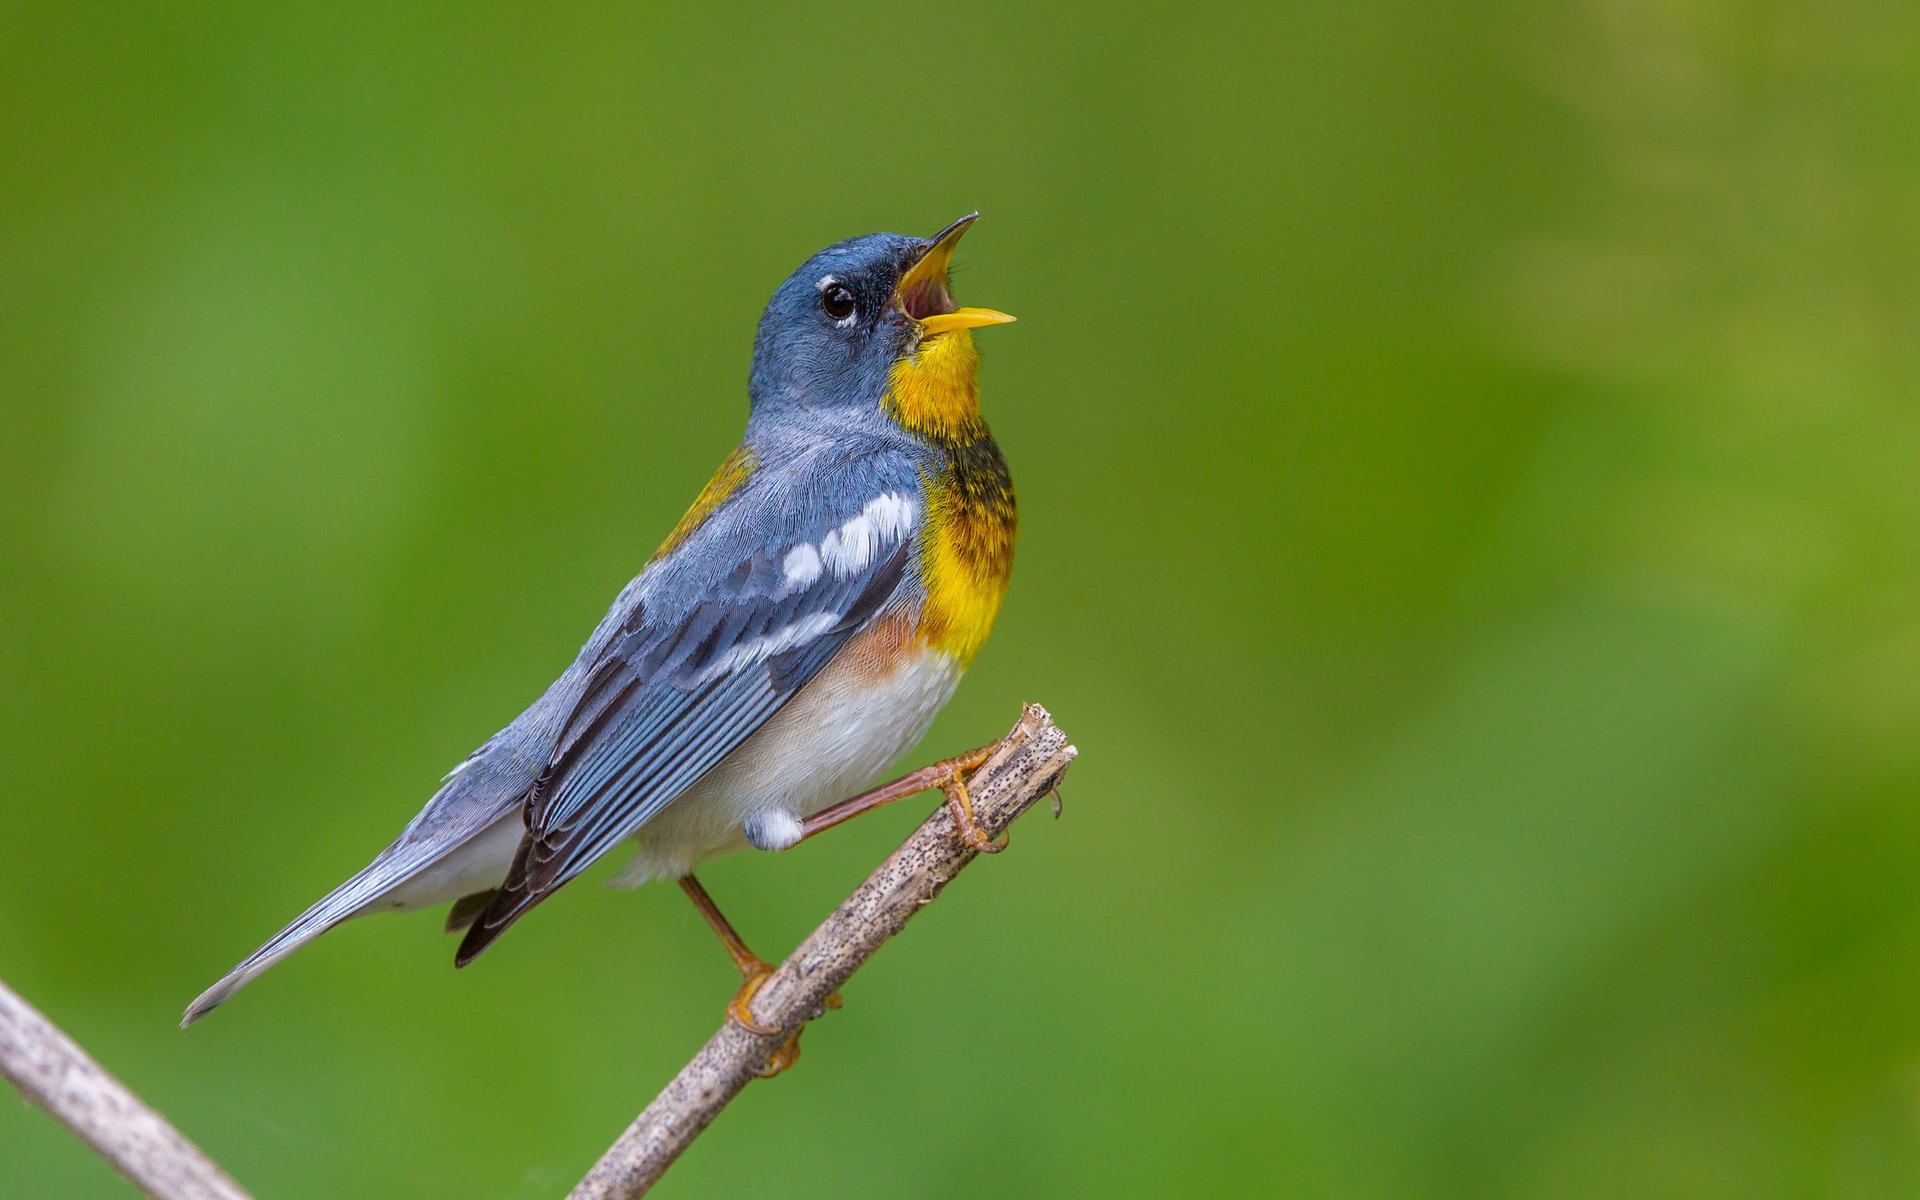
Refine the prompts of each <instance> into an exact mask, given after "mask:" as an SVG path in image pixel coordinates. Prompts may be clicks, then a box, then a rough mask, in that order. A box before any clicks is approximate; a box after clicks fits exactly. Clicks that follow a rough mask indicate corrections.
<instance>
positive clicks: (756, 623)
mask: <svg viewBox="0 0 1920 1200" xmlns="http://www.w3.org/2000/svg"><path fill="white" fill-rule="evenodd" d="M978 215H979V214H977V213H975V214H972V215H969V216H965V217H962V218H961V219H960V220H958V221H955V222H954V223H953V224H952V225H949V226H948V227H947V228H946V229H944V230H942V231H941V232H940V233H938V234H936V235H934V236H933V237H931V238H915V237H904V236H901V235H899V234H890V233H879V234H873V235H871V236H868V237H860V238H853V239H851V240H849V241H844V242H841V243H839V244H838V245H834V246H830V247H828V248H827V249H825V250H822V251H821V252H820V253H818V254H816V255H814V256H813V257H812V258H810V259H808V260H807V262H806V263H805V264H804V265H803V266H801V268H800V269H799V270H798V271H795V272H794V273H793V275H792V276H790V277H789V278H788V279H787V280H786V282H784V283H782V284H781V285H780V286H779V288H778V289H777V290H776V291H775V292H774V294H773V299H772V301H771V302H769V303H768V305H767V309H766V313H765V314H764V315H763V316H762V317H761V318H760V328H759V333H758V336H757V337H756V338H755V339H754V346H753V367H752V372H751V374H750V376H749V378H748V383H747V394H748V398H749V400H750V402H751V411H750V413H749V415H748V418H747V429H746V436H745V437H744V438H743V439H742V441H741V443H740V446H739V448H738V449H736V450H734V452H733V453H732V454H730V455H728V456H727V459H726V461H725V462H723V463H722V464H721V466H720V469H719V471H718V472H717V473H716V474H715V475H714V476H713V478H712V479H711V480H710V481H709V482H708V483H707V485H706V487H705V488H704V489H703V490H702V491H701V492H700V495H699V498H698V499H696V500H695V501H694V502H693V507H692V508H691V509H689V510H688V511H687V514H686V515H685V516H684V517H682V518H681V520H680V523H679V524H678V525H676V526H675V527H674V529H673V531H672V532H671V533H670V534H668V535H667V539H666V541H665V543H664V544H662V545H661V547H660V549H659V550H658V551H657V552H655V554H654V555H653V557H652V559H650V560H649V561H648V562H647V564H646V565H645V567H644V568H643V569H642V570H641V572H640V574H639V575H638V576H637V577H636V578H635V579H634V580H633V581H632V582H631V583H629V584H628V585H627V586H626V587H625V588H624V589H623V590H622V591H621V593H620V595H619V596H618V597H617V598H616V599H615V600H614V602H613V607H612V608H611V609H610V610H608V612H607V615H606V617H605V618H603V619H602V620H601V622H600V624H599V626H598V627H597V628H596V629H595V630H594V631H593V635H592V636H591V637H589V638H588V639H587V643H586V645H585V646H584V647H582V648H581V650H580V654H579V657H577V658H575V659H574V661H573V665H571V666H569V667H568V668H567V669H566V670H565V671H564V672H563V673H562V674H561V676H560V678H559V679H557V680H555V681H554V683H553V685H552V686H551V687H549V688H548V689H547V690H546V693H545V694H544V695H542V696H541V697H540V698H539V699H538V700H535V701H534V702H533V705H532V706H531V707H529V708H528V709H527V710H526V711H525V712H523V713H521V714H520V716H519V717H517V718H515V719H514V721H513V722H512V723H511V724H509V725H508V726H507V727H506V728H504V729H502V730H501V731H500V732H498V733H496V734H494V735H493V736H492V737H491V738H488V739H487V741H486V743H485V744H484V745H482V746H481V747H480V748H479V749H478V750H476V751H474V752H473V754H472V755H470V756H469V757H468V758H467V759H466V761H464V762H462V763H461V764H460V765H459V766H457V767H455V768H454V769H453V771H452V772H451V773H449V774H448V776H447V777H446V779H445V781H444V782H443V783H442V785H441V787H440V790H439V791H438V792H436V793H435V794H434V796H433V798H432V799H431V800H429V801H428V802H427V806H426V807H425V808H424V809H422V810H421V811H420V814H419V815H418V816H416V817H414V819H413V821H412V823H411V824H409V825H408V826H407V827H406V829H405V830H404V831H403V832H402V833H401V834H400V837H399V839H398V840H396V841H395V842H394V843H393V844H392V845H391V846H388V847H387V848H386V849H385V850H383V851H381V852H380V854H379V856H378V857H376V858H375V859H374V860H373V861H372V862H371V863H369V864H368V865H367V866H366V868H365V869H363V870H361V871H360V873H359V874H357V875H355V876H353V877H352V878H351V879H349V880H347V881H346V882H345V883H343V884H341V885H340V886H339V887H337V888H335V889H334V890H333V891H332V892H330V893H328V894H327V895H326V896H325V897H324V898H323V899H321V900H320V901H319V902H318V903H316V904H315V905H314V906H313V907H311V908H309V909H308V910H307V911H306V912H304V913H302V914H300V916H299V917H297V918H295V919H294V921H293V923H292V924H290V925H288V926H287V927H286V928H285V929H282V930H281V931H280V932H279V933H277V934H275V935H274V936H273V937H272V938H271V939H269V940H268V941H267V943H266V944H265V945H263V946H261V947H260V948H259V949H258V950H255V951H254V952H253V953H252V954H251V955H250V956H248V957H247V959H246V960H245V961H244V962H242V963H241V964H240V965H239V966H237V967H235V968H234V969H233V970H232V971H231V972H229V973H228V975H227V976H226V978H224V979H222V980H220V982H218V983H216V984H214V985H213V986H212V987H211V988H208V989H207V991H206V992H205V993H204V994H202V995H201V996H200V997H199V998H198V999H197V1000H195V1001H194V1002H193V1004H192V1005H191V1006H189V1007H188V1009H187V1011H186V1017H185V1020H184V1021H183V1022H182V1024H191V1023H193V1022H194V1021H195V1020H198V1019H199V1018H200V1017H202V1016H205V1015H206V1014H207V1013H208V1012H209V1011H210V1010H212V1009H213V1008H214V1007H215V1006H216V1005H218V1004H220V1003H221V1002H223V1001H224V1000H226V999H227V997H229V996H231V995H232V994H233V993H234V992H235V991H236V990H238V989H239V988H241V987H242V986H244V985H245V984H246V983H247V982H248V981H250V980H252V979H253V978H254V977H255V976H257V975H259V974H260V973H261V972H262V971H264V970H266V969H267V968H268V967H270V966H272V965H273V964H274V963H276V962H279V961H280V960H281V959H283V958H285V957H286V956H287V955H289V954H291V953H292V952H293V951H295V950H296V949H298V948H299V947H301V946H303V945H305V944H306V943H307V942H310V941H312V940H313V939H314V938H316V937H318V936H320V935H321V934H322V933H325V932H326V931H327V930H329V929H331V928H333V927H334V926H335V925H338V924H339V923H340V922H342V921H345V920H347V919H348V918H350V917H358V916H362V915H364V914H366V913H373V912H384V911H388V910H407V909H415V908H425V907H428V906H430V905H437V904H447V903H451V904H452V909H451V912H450V914H449V916H448V918H447V928H448V930H449V931H450V932H459V931H461V930H464V931H465V937H464V939H463V940H462V941H461V943H460V948H459V952H458V953H457V955H456V956H455V959H454V962H455V964H456V965H461V966H464V965H465V964H466V963H468V962H470V961H472V960H473V958H474V956H475V955H477V954H479V953H480V952H481V951H482V950H485V949H486V948H487V947H488V946H489V945H491V944H493V941H494V939H496V938H498V937H499V936H500V935H501V934H502V933H504V932H506V930H507V927H508V926H510V925H512V924H513V923H514V922H515V921H517V920H519V919H520V918H521V917H522V916H524V915H525V914H526V913H527V911H528V910H529V909H531V908H532V907H533V906H534V905H536V904H538V903H540V901H542V900H544V899H546V898H547V897H548V896H551V895H552V894H553V893H554V892H555V890H557V889H558V888H560V887H561V886H562V885H563V884H565V883H566V882H567V881H568V880H571V879H573V878H574V877H575V876H577V875H579V874H580V873H581V872H582V871H584V870H585V869H586V868H587V867H588V866H589V865H591V864H592V863H593V862H594V861H595V860H596V859H598V858H600V857H601V856H602V855H604V854H606V853H608V852H609V851H611V850H613V849H614V848H615V847H616V846H619V845H621V844H622V843H637V845H638V852H637V853H636V854H635V855H634V857H633V860H632V863H631V864H630V865H629V866H628V867H627V868H626V870H625V871H624V872H623V873H622V874H621V875H620V876H619V877H618V879H617V880H616V882H618V883H622V884H626V885H637V884H640V883H644V882H646V881H648V880H652V879H661V878H670V879H675V880H678V881H679V882H680V884H681V886H682V887H683V888H684V889H685V890H686V892H687V894H688V895H689V896H691V897H692V898H693V900H694V903H695V904H696V905H698V906H699V908H700V911H701V913H702V915H703V916H705V917H706V919H707V920H708V922H709V923H710V924H712V926H713V927H714V929H715V931H716V932H718V933H719V934H720V936H721V938H722V940H723V941H724V942H725V944H726V946H727V949H728V951H729V953H731V954H732V955H733V959H734V963H735V965H736V966H738V967H739V968H740V971H741V973H742V974H743V975H744V976H745V979H746V982H745V984H744V985H743V986H742V988H741V989H740V992H739V993H738V994H736V996H735V997H734V999H733V1001H732V1003H730V1004H729V1006H728V1012H729V1014H730V1016H731V1017H732V1018H733V1019H735V1020H737V1021H739V1022H741V1023H742V1024H745V1025H747V1026H748V1027H749V1028H756V1029H757V1027H755V1026H753V1024H752V1020H751V1017H750V1015H749V1013H748V1010H747V1001H748V1000H749V999H750V998H751V996H752V992H753V989H754V988H755V987H757V986H758V985H759V982H760V981H761V980H762V979H764V978H765V977H766V975H767V974H768V973H769V971H770V968H769V967H768V965H767V964H766V963H764V962H763V961H761V960H760V959H759V958H758V957H756V956H755V955H754V954H753V953H752V952H751V951H749V950H748V949H747V948H746V946H745V945H744V944H743V943H742V942H741V940H740V938H739V937H738V936H737V935H736V934H735V933H734V932H733V930H732V929H731V928H730V927H729V926H728V925H727V923H726V921H725V919H724V918H723V917H721V915H720V912H719V910H718V909H717V908H716V907H714V904H713V901H712V900H711V899H710V898H709V897H708V896H707V894H706V892H705V891H704V889H702V888H701V886H700V884H699V882H698V881H697V880H695V879H694V877H693V874H692V871H693V868H694V867H695V865H697V864H698V863H700V862H702V861H704V860H706V859H709V858H712V857H714V856H716V855H720V854H725V853H728V852H731V851H734V850H738V849H740V848H742V847H745V846H752V847H755V848H757V849H761V850H782V849H785V848H787V847H789V846H792V845H794V844H795V843H796V842H799V841H801V840H802V839H804V838H807V837H810V836H812V835H813V834H815V833H818V832H820V831H821V830H822V829H825V828H828V827H829V826H831V825H834V824H837V823H838V822H840V821H842V820H845V819H847V818H848V817H851V816H853V815H855V814H857V813H859V812H863V811H866V810H867V809H870V808H873V807H875V806H877V805H879V804H881V803H885V802H886V801H888V800H892V799H897V798H899V797H900V796H903V795H910V794H912V793H913V792H915V791H921V790H927V789H930V788H939V789H941V790H943V791H944V792H945V793H946V797H947V804H948V806H949V808H950V809H951V810H952V811H953V814H954V821H955V826H956V828H957V830H958V831H959V836H961V837H963V838H965V839H966V840H967V841H968V842H969V843H970V844H972V845H974V846H975V847H976V848H979V849H983V850H991V849H995V848H996V847H995V846H994V845H993V844H992V843H989V842H988V841H987V840H986V838H985V836H984V835H983V834H982V833H981V831H980V829H979V828H978V827H977V826H976V825H975V824H974V823H973V821H972V814H971V809H970V807H969V804H968V798H967V792H966V787H965V784H964V782H963V780H964V776H965V773H966V772H967V771H969V770H971V769H972V768H973V767H974V766H976V765H978V763H979V762H980V761H981V760H982V759H983V758H984V757H985V752H984V751H974V752H972V753H969V754H964V755H960V756H958V757H955V758H951V759H947V760H944V761H942V762H937V763H935V764H933V765H932V766H930V767H925V768H922V769H921V770H919V771H916V772H914V773H912V774H911V775H908V776H905V777H904V778H902V779H901V780H898V781H895V782H894V783H892V784H888V785H886V786H884V787H880V788H876V789H874V790H872V791H870V792H867V793H864V794H861V795H858V796H853V797H851V798H848V796H849V793H850V792H852V791H853V790H854V789H855V788H858V787H861V786H863V785H866V784H868V783H870V782H871V781H872V780H873V778H874V777H875V776H876V775H877V774H878V773H879V772H880V771H881V770H883V769H884V768H885V767H886V765H887V764H888V763H889V762H891V761H892V760H893V759H894V758H896V757H897V756H898V755H900V754H901V753H903V752H905V751H906V750H907V749H908V748H909V747H911V746H912V745H913V744H914V743H915V742H917V741H918V740H919V739H920V737H921V735H922V734H923V733H925V732H926V729H927V726H928V724H929V723H930V722H931V721H932V720H933V717H934V714H935V713H936V712H937V711H939V709H940V707H941V706H942V705H943V704H945V703H946V701H947V699H948V698H949V697H950V696H952V694H953V690H954V687H955V685H956V684H958V682H959V680H960V675H961V672H963V671H964V670H965V669H966V668H967V665H968V664H969V663H970V662H971V661H972V660H973V657H974V655H975V654H976V653H978V651H979V649H980V646H981V643H982V642H984V641H985V640H986V637H987V633H988V631H989V630H990V629H991V628H992V627H993V622H994V617H995V616H996V615H997V614H998V612H999V610H1000V601H1001V597H1002V595H1003V594H1004V593H1005V591H1006V587H1007V578H1008V575H1009V573H1010V571H1011V570H1012V565H1013V542H1014V528H1015V516H1014V499H1013V481H1012V477H1011V476H1010V475H1009V474H1008V471H1007V464H1006V460H1005V459H1004V458H1002V457H1001V454H1000V449H999V447H998V446H996V445H995V444H994V442H993V438H992V436H991V435H990V434H989V433H988V432H987V425H986V422H985V421H983V420H982V419H981V416H980V407H979V389H978V381H977V375H978V367H979V357H978V355H977V353H976V352H975V349H974V345H973V333H972V330H973V329H975V328H978V327H980V326H985V325H997V324H1001V323H1003V322H1007V321H1011V320H1013V318H1012V317H1010V316H1008V315H1006V314H1005V313H1000V312H995V311H994V310H992V309H986V308H959V307H957V306H956V305H955V304H954V302H953V298H952V295H951V293H950V291H949V287H948V264H949V262H950V260H951V258H952V255H953V249H954V246H955V244H956V243H957V242H958V241H959V240H960V237H961V235H962V234H964V233H965V232H966V230H967V227H968V226H969V225H971V224H972V223H973V222H974V220H975V218H976V217H977V216H978ZM836 802H838V803H836Z"/></svg>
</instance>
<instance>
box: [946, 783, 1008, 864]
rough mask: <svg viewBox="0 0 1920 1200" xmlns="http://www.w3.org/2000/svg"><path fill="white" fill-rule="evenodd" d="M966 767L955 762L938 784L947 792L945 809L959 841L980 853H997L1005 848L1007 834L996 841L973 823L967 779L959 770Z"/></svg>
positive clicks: (971, 803)
mask: <svg viewBox="0 0 1920 1200" xmlns="http://www.w3.org/2000/svg"><path fill="white" fill-rule="evenodd" d="M973 765H975V766H978V765H979V764H977V763H975V764H973ZM966 769H967V768H966V767H964V766H961V765H960V764H959V763H955V764H954V765H953V767H952V769H951V773H950V774H949V775H948V776H947V778H946V779H945V780H944V781H942V783H941V785H940V790H941V791H943V792H945V793H946V794H947V811H948V812H950V813H952V814H953V825H954V829H955V830H956V831H958V833H959V834H960V840H961V841H963V842H965V843H966V844H967V845H969V846H972V847H973V848H974V849H975V850H978V851H979V852H980V853H982V854H998V853H1000V852H1001V851H1002V850H1005V849H1006V848H1007V835H1005V834H1002V835H1001V836H1000V840H999V841H997V842H996V841H994V840H993V839H992V838H990V837H988V836H987V831H986V830H984V829H982V828H980V826H979V825H978V824H977V823H975V821H974V819H973V797H972V796H971V795H969V794H968V793H967V781H966V780H965V779H964V778H962V776H961V772H963V771H965V770H966Z"/></svg>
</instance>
